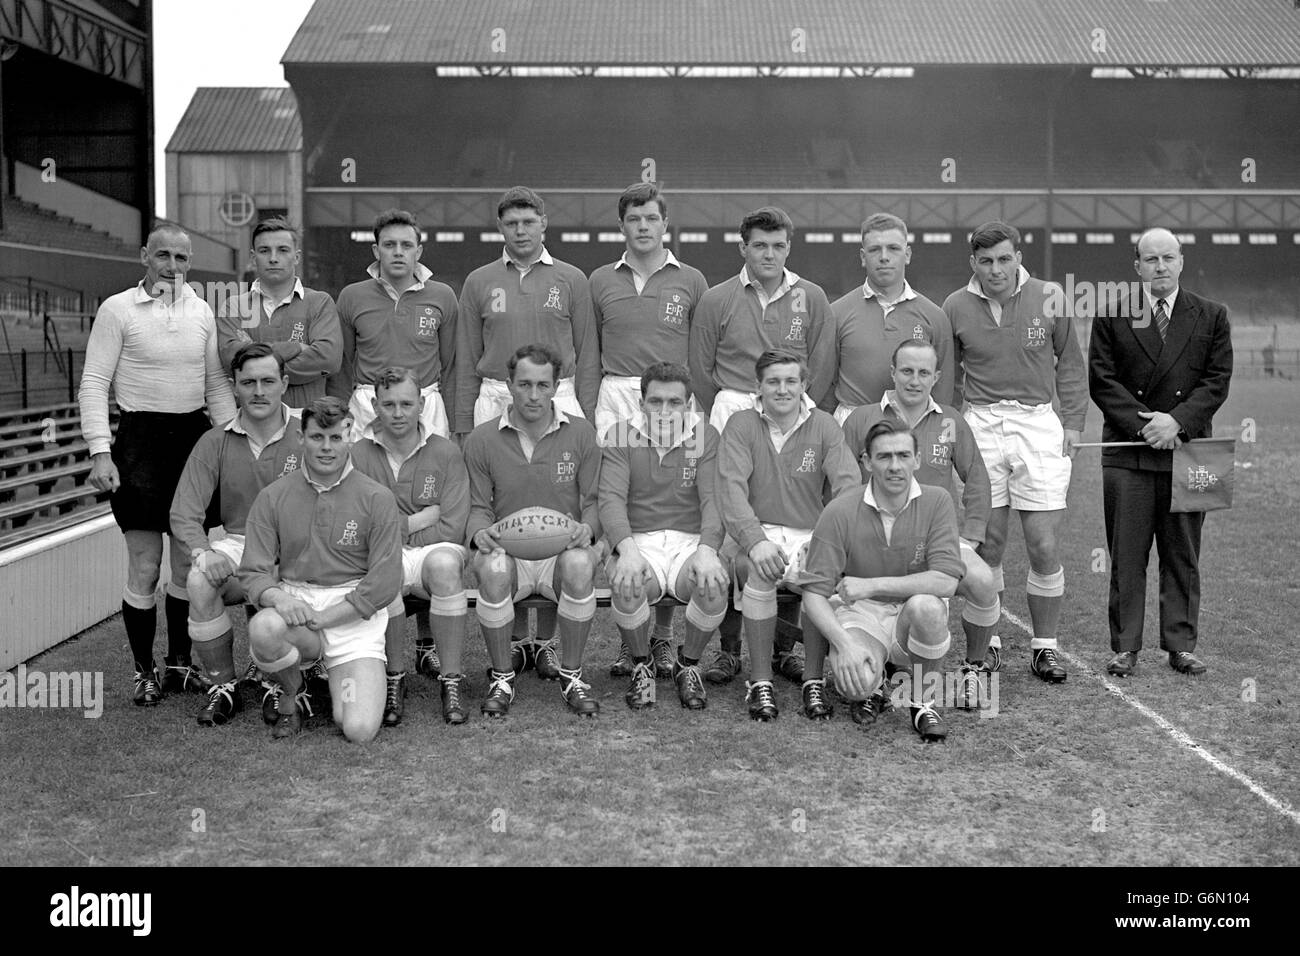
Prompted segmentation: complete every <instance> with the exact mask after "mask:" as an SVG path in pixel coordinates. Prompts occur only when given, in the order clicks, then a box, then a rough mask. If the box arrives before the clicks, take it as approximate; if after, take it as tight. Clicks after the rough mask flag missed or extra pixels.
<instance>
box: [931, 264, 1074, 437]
mask: <svg viewBox="0 0 1300 956" xmlns="http://www.w3.org/2000/svg"><path fill="white" fill-rule="evenodd" d="M1053 289H1055V290H1056V291H1055V292H1053V291H1052V290H1053ZM1049 301H1052V302H1054V303H1059V302H1061V301H1063V296H1062V294H1061V292H1060V287H1059V286H1055V285H1054V284H1052V283H1048V282H1044V281H1043V280H1042V279H1035V278H1033V277H1031V276H1030V275H1029V273H1028V271H1026V270H1025V268H1024V267H1023V266H1021V267H1020V272H1019V274H1018V281H1017V286H1016V291H1015V293H1014V294H1013V295H1012V296H1011V298H1010V299H1009V300H1007V304H1006V305H1004V306H1002V320H1001V322H998V321H996V320H995V319H994V318H993V310H992V309H991V308H990V306H989V299H988V297H987V296H986V295H985V294H984V292H983V290H982V289H981V287H980V284H979V279H978V278H977V277H976V276H971V280H970V282H969V283H968V284H967V285H966V288H964V289H958V290H957V291H956V292H954V293H953V294H952V295H950V296H948V298H947V299H946V300H945V301H944V303H943V311H944V312H946V313H947V315H948V319H949V321H950V322H952V338H953V362H954V374H955V376H956V378H955V380H954V382H953V404H954V405H957V406H958V407H960V406H961V404H962V401H963V400H965V401H968V402H970V403H971V404H972V405H992V404H994V403H996V402H1000V401H1004V400H1011V401H1018V402H1022V403H1024V404H1026V405H1044V404H1046V403H1048V402H1050V401H1051V400H1052V395H1053V393H1056V394H1058V395H1059V397H1060V403H1061V411H1060V415H1061V424H1062V425H1063V426H1064V427H1065V428H1071V429H1075V430H1076V431H1082V430H1083V422H1084V417H1085V415H1086V414H1087V411H1088V382H1087V377H1086V376H1085V374H1084V367H1083V353H1082V352H1081V351H1080V349H1079V342H1078V340H1077V339H1076V338H1075V336H1074V327H1073V323H1072V322H1071V321H1070V316H1069V315H1068V314H1066V315H1058V316H1055V317H1053V316H1051V315H1049V314H1048V312H1049V310H1048V309H1047V308H1045V306H1046V305H1047V303H1048V302H1049ZM1050 311H1053V312H1059V311H1062V310H1061V309H1053V310H1050Z"/></svg>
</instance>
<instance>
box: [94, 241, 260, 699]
mask: <svg viewBox="0 0 1300 956" xmlns="http://www.w3.org/2000/svg"><path fill="white" fill-rule="evenodd" d="M190 256H191V248H190V237H189V236H188V235H187V234H186V233H185V232H184V231H183V230H182V229H180V228H179V227H177V226H173V225H162V226H159V227H157V228H156V229H154V230H153V231H152V232H150V233H149V236H148V238H147V239H146V240H145V245H144V247H143V248H141V250H140V264H141V265H143V266H144V270H145V273H144V278H143V279H142V280H141V281H140V283H139V284H138V285H136V286H134V287H133V288H130V289H127V290H126V291H125V292H119V293H117V294H116V295H113V296H109V298H107V299H105V300H104V302H103V304H102V305H101V306H100V307H99V310H98V312H97V313H96V314H95V323H94V325H92V326H91V329H90V338H89V340H88V341H87V342H86V358H85V366H84V368H83V369H82V374H81V388H80V390H79V392H78V395H77V398H78V401H79V404H80V406H81V430H82V433H83V434H84V435H85V437H86V442H87V443H88V444H89V446H90V457H91V468H90V476H89V482H90V484H91V486H92V487H94V488H96V489H98V490H99V491H107V492H110V493H111V498H110V499H109V501H110V503H111V505H112V509H113V518H114V519H115V520H116V521H117V526H118V527H119V528H121V529H122V534H123V537H125V539H126V555H127V569H126V586H125V588H124V589H123V591H122V621H123V623H124V624H125V625H126V638H127V641H128V643H129V644H130V645H131V656H132V658H133V659H134V661H135V680H134V691H133V695H132V697H133V700H134V701H135V703H136V704H137V705H140V706H153V705H156V704H158V703H159V702H161V701H162V699H163V694H164V693H168V692H174V691H181V690H193V691H204V690H206V689H207V688H206V685H205V684H204V682H203V679H202V675H201V674H200V673H199V671H198V670H197V669H196V668H194V667H193V666H192V665H191V663H190V636H189V625H188V621H189V602H188V601H187V600H186V592H185V581H186V579H187V578H188V577H189V573H190V557H189V551H188V550H186V549H185V548H183V547H180V546H178V545H177V544H176V542H175V539H173V541H172V547H171V548H170V550H169V553H168V560H169V564H170V567H171V580H169V581H168V582H167V600H166V603H165V615H166V620H167V655H166V656H165V657H164V659H163V663H164V665H165V667H166V672H165V677H164V678H163V679H162V680H161V681H160V680H159V677H158V669H157V666H156V664H155V662H154V658H153V642H154V630H155V628H156V626H157V616H158V612H157V609H156V607H155V602H156V600H157V597H156V594H155V591H156V589H157V587H158V578H159V576H160V575H161V572H162V551H163V538H162V536H163V534H164V533H168V534H170V533H171V504H172V497H173V495H175V493H176V484H177V482H178V481H179V480H180V476H181V472H182V471H183V470H184V469H185V461H186V459H187V458H188V457H189V454H190V450H191V449H192V448H193V447H194V444H195V442H197V441H198V440H199V439H200V438H201V437H202V436H203V433H204V432H205V431H207V430H208V428H209V427H210V426H212V425H222V424H225V423H226V422H228V421H230V419H231V418H232V417H234V414H235V396H234V394H233V393H232V392H231V390H230V380H229V379H227V378H226V372H225V369H223V368H222V367H221V363H220V361H219V360H218V358H217V328H216V320H215V319H214V317H213V315H212V310H211V309H210V308H208V306H207V303H205V302H204V301H203V300H202V299H201V298H199V296H198V295H197V294H196V293H195V292H194V290H193V289H192V288H190V286H189V285H187V284H186V283H185V273H186V271H188V269H189V268H190V261H191V260H190ZM110 386H111V387H112V389H113V394H114V397H115V398H116V399H117V407H118V408H119V409H120V410H121V417H120V419H119V421H118V428H117V438H116V440H114V438H113V434H112V432H111V431H110V429H109V425H108V392H109V388H110ZM205 403H206V405H207V410H206V413H205V411H204V404H205ZM110 446H111V450H110Z"/></svg>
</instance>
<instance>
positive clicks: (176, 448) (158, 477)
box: [109, 409, 211, 533]
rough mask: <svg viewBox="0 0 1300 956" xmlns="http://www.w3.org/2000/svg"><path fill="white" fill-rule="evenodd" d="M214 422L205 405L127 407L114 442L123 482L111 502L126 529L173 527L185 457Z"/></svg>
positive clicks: (116, 459) (114, 450) (144, 529)
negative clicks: (172, 409) (178, 410)
mask: <svg viewBox="0 0 1300 956" xmlns="http://www.w3.org/2000/svg"><path fill="white" fill-rule="evenodd" d="M210 427H211V425H210V424H209V423H208V416H207V415H206V414H205V413H204V411H203V409H197V410H196V411H192V412H185V413H183V414H180V415H173V414H170V413H168V412H122V415H121V417H120V418H119V419H118V423H117V438H116V440H114V442H113V449H112V455H113V464H115V465H116V466H117V474H118V478H119V479H120V481H121V485H120V487H119V488H118V489H117V491H115V492H113V494H112V495H111V496H110V498H109V501H110V503H111V505H112V507H113V517H114V518H115V519H116V520H117V526H118V527H119V528H121V529H122V530H123V531H161V532H168V533H170V531H171V509H172V497H173V496H174V495H175V494H176V486H177V485H178V484H179V483H180V480H181V472H182V471H184V470H185V461H186V459H188V458H189V456H190V452H191V451H192V450H193V448H194V443H195V442H197V441H198V440H199V438H200V437H201V436H202V435H203V433H204V432H205V431H207V430H208V429H209V428H210Z"/></svg>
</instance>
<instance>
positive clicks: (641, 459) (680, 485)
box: [600, 362, 728, 710]
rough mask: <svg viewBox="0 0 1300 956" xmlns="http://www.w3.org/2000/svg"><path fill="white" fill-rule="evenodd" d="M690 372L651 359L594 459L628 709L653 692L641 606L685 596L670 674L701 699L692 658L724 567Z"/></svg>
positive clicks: (699, 703)
mask: <svg viewBox="0 0 1300 956" xmlns="http://www.w3.org/2000/svg"><path fill="white" fill-rule="evenodd" d="M689 406H690V372H689V371H687V369H686V367H685V366H684V365H681V364H674V363H671V362H660V363H657V364H654V365H651V366H650V367H649V368H647V369H646V370H645V372H644V373H643V374H642V375H641V411H640V412H639V413H638V415H637V416H636V418H633V419H627V420H625V421H623V422H619V423H618V424H617V425H616V426H615V429H614V430H613V431H612V432H611V433H610V435H609V437H608V438H607V440H606V442H605V447H604V451H603V454H602V458H601V466H600V523H601V527H603V528H604V529H605V534H606V536H607V538H608V540H609V542H610V543H611V544H612V545H613V548H614V556H613V557H611V558H610V560H609V563H608V565H607V573H608V576H609V583H610V600H611V604H612V606H613V614H614V621H615V623H616V624H617V625H618V631H619V635H620V637H621V638H622V639H623V643H624V646H626V647H629V648H630V649H631V655H632V675H631V676H632V681H631V684H630V685H629V687H628V690H627V694H626V696H625V700H626V701H627V705H628V707H631V708H632V709H634V710H637V709H640V708H642V707H647V706H650V705H652V704H653V703H654V701H655V673H656V669H657V668H656V667H655V665H653V664H652V663H651V658H650V639H649V634H648V625H649V622H650V605H651V604H654V603H656V602H658V601H659V599H660V598H662V597H663V596H664V595H671V596H672V597H673V598H675V599H676V600H678V601H681V602H683V603H685V604H686V641H685V644H683V645H682V646H681V647H680V648H678V650H677V653H676V655H675V657H674V659H673V665H674V667H673V671H672V672H671V673H672V676H673V678H674V680H675V681H676V683H677V696H678V699H679V700H680V701H681V704H682V706H683V707H686V708H688V709H690V710H702V709H703V708H704V707H705V705H706V704H707V702H708V696H707V694H706V693H705V689H704V678H703V675H702V674H701V673H700V667H699V664H700V657H701V656H702V655H703V654H704V648H705V646H706V645H707V644H708V642H709V638H710V637H711V636H712V635H713V630H714V628H716V627H717V626H718V625H719V624H720V623H721V622H722V616H723V613H724V612H725V611H726V608H727V586H728V574H727V569H726V567H725V565H724V564H723V563H722V561H721V560H720V559H719V557H718V550H719V548H720V547H721V546H722V520H721V517H720V515H719V513H718V506H717V502H716V501H715V500H714V485H715V481H716V477H717V453H718V433H717V432H716V431H714V430H713V426H711V425H710V424H709V423H708V422H706V421H704V419H703V416H700V415H698V414H696V413H695V412H693V411H690V408H689Z"/></svg>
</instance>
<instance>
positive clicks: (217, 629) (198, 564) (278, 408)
mask: <svg viewBox="0 0 1300 956" xmlns="http://www.w3.org/2000/svg"><path fill="white" fill-rule="evenodd" d="M230 371H231V374H232V375H233V376H234V380H235V399H236V400H237V401H238V402H239V413H238V414H237V415H235V417H234V418H232V419H231V420H230V422H229V423H228V424H226V425H224V426H218V427H216V428H213V429H212V430H210V431H208V432H207V433H206V434H204V436H203V437H202V438H200V439H199V440H198V442H197V443H196V444H195V446H194V450H193V451H191V452H190V457H189V460H188V461H186V462H185V470H184V471H183V472H182V473H181V480H180V483H179V484H178V485H177V486H176V496H175V497H174V498H173V499H172V511H171V526H172V536H173V540H175V541H176V543H177V546H179V547H183V548H185V550H186V551H187V552H188V553H189V554H190V556H191V558H192V559H193V560H192V563H191V566H190V574H189V577H188V578H187V579H186V581H185V590H186V591H187V592H188V594H189V599H190V616H189V631H190V642H191V644H192V645H193V648H194V654H195V656H196V657H197V658H198V662H199V666H200V667H202V668H203V676H204V677H206V678H207V680H208V681H209V682H210V684H211V689H210V690H209V691H208V698H207V700H206V701H205V702H204V704H203V707H202V709H200V710H199V713H198V721H199V723H200V724H202V725H203V726H205V727H211V726H213V725H216V724H224V723H226V721H228V720H229V719H230V718H231V717H232V716H234V714H235V713H236V712H237V711H238V710H239V709H240V707H241V706H242V704H241V701H242V698H241V697H240V696H239V691H238V685H237V683H236V681H235V657H234V648H235V634H234V630H233V625H232V624H231V621H230V615H229V614H227V613H226V606H227V605H230V604H239V603H241V602H242V601H243V599H244V592H243V590H242V589H241V588H240V586H239V580H238V578H236V577H235V570H236V569H237V568H238V567H239V562H240V560H241V559H242V558H243V556H244V522H245V521H246V520H247V518H248V509H249V508H250V507H252V504H253V499H254V498H256V497H257V494H258V492H260V491H261V490H262V489H263V488H265V487H266V486H267V485H269V484H270V483H271V482H273V481H275V480H276V479H277V478H279V477H281V476H282V475H287V474H288V473H289V472H291V471H293V470H295V469H296V468H297V467H298V463H299V461H300V460H301V459H302V434H301V431H300V429H299V426H298V422H297V420H296V419H295V418H294V417H293V415H294V414H296V413H293V414H291V412H290V409H289V408H288V406H286V405H285V404H284V402H283V401H282V398H283V396H284V393H285V390H286V389H287V388H288V387H289V379H288V377H287V376H286V374H285V367H284V359H283V358H281V357H280V356H278V355H276V354H275V353H274V352H273V351H272V349H271V346H270V345H267V344H266V343H264V342H253V343H250V344H248V345H245V346H243V347H242V348H240V349H239V350H238V351H237V352H236V353H235V357H234V359H233V360H232V361H231V363H230ZM214 494H215V495H217V496H218V501H219V502H220V508H221V525H222V527H223V528H225V530H226V536H225V537H224V538H222V539H221V540H219V541H212V542H209V541H208V535H207V532H206V531H204V530H203V519H204V516H205V514H206V513H207V510H208V507H209V505H210V503H211V501H212V496H213V495H214ZM301 703H303V704H304V705H305V706H307V707H308V708H310V702H309V701H305V700H304V701H302V702H301Z"/></svg>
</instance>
